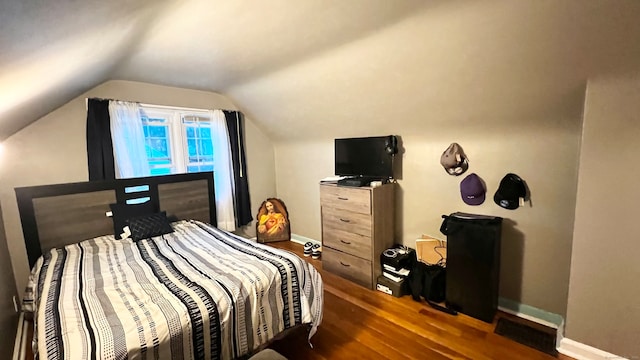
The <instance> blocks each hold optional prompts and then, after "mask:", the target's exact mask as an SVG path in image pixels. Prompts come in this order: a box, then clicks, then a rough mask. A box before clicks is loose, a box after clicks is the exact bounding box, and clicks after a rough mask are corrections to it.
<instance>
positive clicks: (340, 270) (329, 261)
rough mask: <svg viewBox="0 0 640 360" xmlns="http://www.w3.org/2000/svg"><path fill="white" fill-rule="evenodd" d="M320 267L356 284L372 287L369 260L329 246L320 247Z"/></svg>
mask: <svg viewBox="0 0 640 360" xmlns="http://www.w3.org/2000/svg"><path fill="white" fill-rule="evenodd" d="M322 269H323V270H326V271H329V272H332V273H334V274H337V275H340V276H342V277H343V278H346V279H349V280H351V281H353V282H355V283H357V284H360V285H362V286H365V287H367V288H370V289H371V288H372V286H373V275H372V273H371V261H367V260H363V259H360V258H359V257H356V256H353V255H349V254H345V253H342V252H340V251H336V250H333V249H330V248H324V249H322Z"/></svg>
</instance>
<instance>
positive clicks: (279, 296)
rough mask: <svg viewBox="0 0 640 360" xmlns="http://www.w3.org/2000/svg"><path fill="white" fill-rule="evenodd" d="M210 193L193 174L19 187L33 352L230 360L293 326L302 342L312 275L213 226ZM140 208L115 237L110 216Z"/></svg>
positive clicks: (207, 178)
mask: <svg viewBox="0 0 640 360" xmlns="http://www.w3.org/2000/svg"><path fill="white" fill-rule="evenodd" d="M213 186H214V184H213V176H212V174H211V173H197V174H182V175H170V176H160V177H148V178H137V179H121V180H115V181H97V182H82V183H72V184H58V185H46V186H35V187H24V188H17V189H16V196H17V200H18V207H19V210H20V217H21V221H22V227H23V232H24V236H25V246H26V249H27V255H28V259H29V264H30V266H31V267H32V272H31V276H30V280H29V286H28V288H27V291H26V293H25V302H24V308H25V310H27V311H32V312H33V319H34V346H33V348H34V353H35V354H36V356H37V357H38V358H39V359H125V358H130V359H134V358H135V359H158V358H159V359H234V358H247V357H248V356H249V355H251V354H253V353H255V352H257V351H258V350H260V349H262V348H264V347H265V346H266V345H267V344H268V343H269V342H270V341H273V340H274V339H276V338H282V337H285V336H286V334H287V333H289V332H291V331H292V330H294V329H300V328H304V329H305V331H308V337H309V339H310V338H311V336H313V334H314V333H315V331H316V329H317V327H318V325H319V324H320V323H321V321H322V305H323V293H322V290H323V288H322V279H321V278H320V275H319V273H318V272H317V271H316V270H315V268H313V266H311V265H310V264H308V263H307V262H305V261H304V260H302V259H300V258H299V257H298V256H296V255H294V254H292V253H290V252H287V251H284V250H279V249H275V248H272V247H269V246H267V245H264V244H258V243H255V242H253V241H251V240H248V239H244V238H242V237H239V236H236V235H234V234H231V233H228V232H225V231H222V230H220V229H217V228H216V227H215V226H212V225H211V224H215V223H216V221H215V206H214V204H215V199H214V197H213ZM124 204H127V205H124ZM142 205H144V206H146V207H152V208H153V213H152V214H146V215H144V216H139V217H137V216H131V217H129V219H127V225H128V226H129V228H126V229H124V230H126V231H125V232H124V236H123V238H122V239H118V233H119V229H118V227H117V226H115V225H114V223H116V225H118V224H117V221H116V220H117V218H121V217H122V216H121V215H120V213H121V211H120V210H119V209H120V208H132V207H135V206H142ZM163 212H164V213H163ZM107 215H111V217H109V216H107ZM158 216H160V218H162V220H161V221H158V219H157V218H158ZM152 218H153V219H152ZM150 219H151V220H150ZM154 219H155V220H154ZM149 221H151V225H153V226H155V225H157V223H162V224H163V225H167V224H168V226H170V229H166V228H165V229H164V232H163V233H161V234H160V233H158V232H154V231H156V230H157V229H156V230H152V231H151V232H149V230H148V228H149V227H151V228H153V226H150V225H149ZM141 224H142V225H141ZM141 228H142V229H143V230H140V229H141ZM141 231H142V232H141ZM127 232H131V233H130V234H127ZM158 234H159V235H158Z"/></svg>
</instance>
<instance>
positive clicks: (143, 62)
mask: <svg viewBox="0 0 640 360" xmlns="http://www.w3.org/2000/svg"><path fill="white" fill-rule="evenodd" d="M639 19H640V2H639V1H636V0H627V1H622V0H572V1H569V0H565V1H562V0H560V1H555V0H554V1H551V0H547V1H539V0H531V1H511V0H504V1H475V0H464V1H463V0H447V1H426V0H418V1H411V0H402V1H388V0H348V1H339V0H329V1H327V0H304V1H293V0H271V1H248V0H236V1H212V0H181V1H178V0H114V1H98V0H85V1H74V0H56V1H48V0H30V1H21V0H3V1H2V2H1V3H0V140H2V139H5V138H7V137H8V136H10V135H11V134H13V133H15V132H16V131H18V130H19V129H21V128H23V127H24V126H26V125H28V124H29V123H31V122H33V121H35V120H37V119H38V118H40V117H41V116H43V115H45V114H47V113H48V112H50V111H52V110H54V109H56V108H57V107H59V106H61V105H62V104H64V103H66V102H67V101H69V100H71V99H72V98H74V97H76V96H78V95H80V94H82V93H83V92H84V91H86V90H88V89H90V88H92V87H94V86H96V85H98V84H100V83H102V82H105V81H108V80H113V79H118V80H133V81H141V82H148V83H155V84H162V85H171V86H177V87H186V88H193V89H201V90H209V91H214V92H218V93H222V94H225V95H227V96H228V97H230V98H231V99H232V100H233V101H234V102H235V103H236V104H237V105H238V107H239V108H240V109H241V110H242V111H244V112H245V113H246V114H247V115H248V116H250V117H251V119H252V120H253V121H255V122H256V123H257V124H258V126H260V127H261V128H262V129H264V130H265V131H266V132H267V134H268V135H269V136H270V137H271V138H272V139H274V140H275V141H280V140H282V141H286V140H295V139H307V138H313V137H332V136H334V135H335V134H337V133H338V134H344V135H355V134H357V133H359V132H361V131H362V128H363V127H364V128H372V127H373V128H375V129H377V132H383V131H385V132H389V133H395V131H394V129H396V128H397V127H398V126H403V129H404V131H412V130H417V129H421V128H424V127H425V126H437V125H438V124H443V123H451V122H453V123H460V124H465V125H468V126H480V124H482V123H485V122H522V123H523V124H526V123H527V122H530V121H544V118H545V114H546V113H547V112H549V111H552V110H553V109H560V111H562V108H563V107H566V106H567V104H575V102H576V99H578V100H579V99H581V96H583V93H584V86H585V84H586V81H587V79H588V78H589V77H592V76H597V75H599V74H602V73H608V72H621V71H634V70H637V69H638V66H639V65H640V21H639ZM581 94H582V95H581ZM127 100H135V99H127ZM346 123H349V124H353V126H349V127H345V126H344V124H346ZM359 125H361V126H359ZM336 129H343V130H336ZM336 131H338V132H336Z"/></svg>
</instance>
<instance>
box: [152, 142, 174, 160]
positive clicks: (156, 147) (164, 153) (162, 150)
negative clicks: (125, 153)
mask: <svg viewBox="0 0 640 360" xmlns="http://www.w3.org/2000/svg"><path fill="white" fill-rule="evenodd" d="M147 156H149V158H167V159H168V158H170V157H169V145H168V141H167V139H154V138H150V139H147Z"/></svg>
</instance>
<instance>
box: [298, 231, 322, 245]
mask: <svg viewBox="0 0 640 360" xmlns="http://www.w3.org/2000/svg"><path fill="white" fill-rule="evenodd" d="M291 241H293V242H294V243H298V244H302V245H304V244H306V243H307V242H312V243H313V244H319V245H322V243H321V242H320V241H318V240H315V239H311V238H308V237H305V236H302V235H298V234H291Z"/></svg>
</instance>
